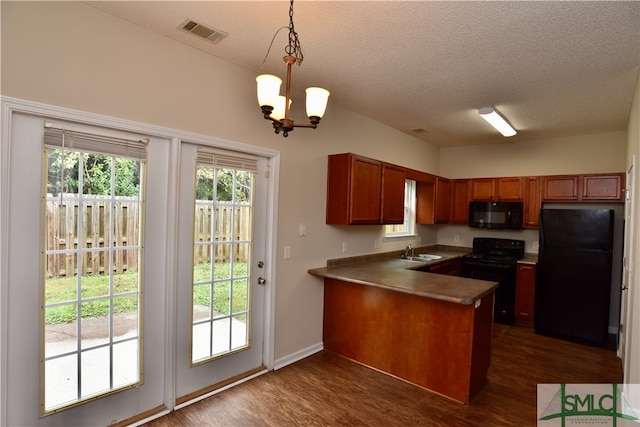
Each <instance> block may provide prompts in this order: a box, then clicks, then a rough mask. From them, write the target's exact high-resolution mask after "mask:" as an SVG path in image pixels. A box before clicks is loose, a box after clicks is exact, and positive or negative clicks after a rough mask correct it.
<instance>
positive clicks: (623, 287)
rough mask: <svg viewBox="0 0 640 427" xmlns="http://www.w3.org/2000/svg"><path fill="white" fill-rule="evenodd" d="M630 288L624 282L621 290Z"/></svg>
mask: <svg viewBox="0 0 640 427" xmlns="http://www.w3.org/2000/svg"><path fill="white" fill-rule="evenodd" d="M628 289H629V287H628V286H627V285H625V284H624V283H623V284H622V285H620V290H621V291H626V290H628Z"/></svg>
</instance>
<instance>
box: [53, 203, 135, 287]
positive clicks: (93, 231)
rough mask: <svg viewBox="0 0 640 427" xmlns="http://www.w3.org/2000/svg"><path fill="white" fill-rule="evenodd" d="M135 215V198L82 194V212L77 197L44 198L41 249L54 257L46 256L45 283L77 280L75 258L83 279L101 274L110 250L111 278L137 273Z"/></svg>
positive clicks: (106, 264)
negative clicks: (52, 279)
mask: <svg viewBox="0 0 640 427" xmlns="http://www.w3.org/2000/svg"><path fill="white" fill-rule="evenodd" d="M80 212H82V213H80ZM79 215H81V218H78V217H79ZM139 215H140V202H139V200H138V199H137V198H135V197H116V198H114V199H112V198H111V197H110V196H96V195H91V194H88V195H87V194H85V195H82V210H81V209H80V198H79V197H78V195H77V194H63V195H62V197H60V196H55V197H54V196H52V195H47V213H46V249H47V251H55V252H54V253H50V254H47V260H46V261H47V262H46V268H47V277H65V276H74V275H76V274H78V256H80V257H81V260H80V268H81V271H82V274H106V273H108V271H109V262H110V261H109V251H108V250H107V249H109V248H112V249H115V250H114V252H113V260H112V262H113V271H114V272H115V273H122V272H124V271H135V270H137V269H138V250H137V248H136V247H137V245H138V244H139V235H140V229H139ZM79 221H80V223H79ZM79 233H80V235H79ZM109 242H111V245H109ZM118 248H122V249H118Z"/></svg>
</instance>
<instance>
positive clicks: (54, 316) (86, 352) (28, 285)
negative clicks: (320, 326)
mask: <svg viewBox="0 0 640 427" xmlns="http://www.w3.org/2000/svg"><path fill="white" fill-rule="evenodd" d="M17 104H18V106H17V107H15V106H12V107H11V108H13V109H12V110H11V113H7V110H8V108H9V107H6V104H3V112H4V116H3V124H5V125H6V126H7V127H6V128H5V129H8V128H10V129H11V131H10V132H7V134H8V135H9V138H8V139H3V140H2V145H1V146H0V148H1V151H0V160H2V164H3V166H5V167H6V166H7V165H8V167H6V169H4V170H3V171H2V174H1V175H0V177H1V178H2V179H0V183H2V190H3V193H2V195H1V196H2V197H1V198H0V200H1V201H2V203H0V208H1V209H2V211H0V213H1V214H2V215H0V219H1V220H2V222H1V224H0V225H1V226H2V227H1V228H2V230H3V234H2V236H1V241H0V249H1V250H0V255H2V257H1V258H0V278H1V279H2V281H1V282H0V285H1V287H0V316H1V317H0V326H1V327H0V332H1V335H0V338H1V339H0V350H1V351H0V369H1V371H0V376H2V388H1V389H0V394H1V395H0V404H1V406H0V409H1V410H0V424H3V425H16V426H17V425H29V426H35V427H41V426H55V425H77V426H83V425H110V424H113V423H118V422H121V421H123V420H131V419H134V420H135V419H138V420H141V419H144V418H146V417H153V416H154V414H158V413H161V412H163V411H167V410H171V409H173V408H175V407H176V406H181V405H184V404H187V403H189V402H190V401H192V400H194V399H195V398H196V397H197V396H202V395H206V394H207V393H208V392H210V391H211V390H214V388H215V387H216V385H217V384H220V383H223V382H224V383H225V384H226V383H229V382H231V381H235V380H238V379H239V378H242V377H243V376H247V375H252V374H253V375H257V374H258V373H262V372H264V371H265V370H266V369H265V368H264V366H263V365H265V364H266V365H269V359H268V358H267V360H266V362H265V357H266V356H265V355H267V354H269V342H268V340H266V341H265V339H264V337H265V333H264V330H265V327H264V325H265V324H270V320H269V318H270V316H266V315H265V313H266V312H267V310H266V309H265V295H266V292H265V289H268V288H267V287H268V286H269V278H270V274H271V273H270V268H271V267H270V265H269V264H270V263H269V262H268V260H267V259H265V242H266V241H267V239H266V236H267V231H268V230H267V229H268V228H269V227H268V226H267V224H268V222H267V217H268V213H269V212H270V211H271V209H269V207H268V206H272V205H273V203H274V202H273V201H272V200H270V197H269V194H273V188H272V187H273V184H269V182H268V179H267V176H268V168H269V160H268V158H267V157H263V156H255V155H254V156H252V155H239V154H237V153H230V152H226V153H225V152H222V151H214V150H212V149H210V148H209V149H208V148H203V147H202V146H200V145H198V144H190V143H181V142H180V139H179V138H178V137H175V136H170V131H168V130H165V129H156V128H152V127H146V126H144V125H140V126H139V128H140V129H142V131H140V133H136V132H134V131H131V132H130V131H124V130H119V129H120V128H112V127H111V126H109V127H108V128H107V127H101V126H100V125H97V124H91V125H88V124H86V122H87V121H91V122H92V123H101V120H103V119H102V118H101V117H99V116H95V117H94V116H92V115H89V114H79V113H68V112H63V113H61V115H62V116H63V117H62V118H61V117H60V116H59V115H58V114H57V113H58V110H57V109H55V108H53V107H46V106H45V107H40V106H36V107H33V108H34V110H36V111H37V112H34V111H31V110H30V108H31V107H32V106H31V105H30V104H28V103H25V104H27V106H26V107H25V106H23V105H22V103H20V102H17ZM23 111H25V112H23ZM77 116H79V120H76V118H77ZM52 117H54V118H52ZM47 121H53V122H54V124H55V125H56V127H59V128H62V129H68V128H73V129H74V130H75V131H78V132H80V133H82V132H87V133H88V134H91V135H103V136H108V139H109V138H111V139H113V138H115V139H119V138H122V139H126V140H132V141H142V140H145V141H146V142H147V143H146V144H145V148H144V151H145V154H144V160H134V161H131V160H128V159H129V157H130V154H131V151H130V148H131V147H130V146H127V147H126V149H125V151H124V154H117V153H116V154H113V153H111V154H109V153H108V154H106V155H103V154H100V156H103V157H99V156H98V157H99V159H98V160H96V159H97V157H91V156H92V155H94V154H95V153H86V151H89V152H91V151H92V150H93V149H94V148H95V149H97V150H100V147H101V144H98V145H96V146H92V145H89V146H88V147H87V146H83V147H78V146H73V147H68V146H67V145H66V143H64V142H61V143H60V146H58V145H56V144H57V143H54V144H53V145H52V146H50V147H49V148H47V147H45V144H46V138H45V133H46V131H45V128H46V124H45V123H46V122H47ZM107 122H108V123H109V124H111V121H109V120H107ZM127 126H128V125H127ZM134 128H136V127H135V126H134ZM147 129H151V131H150V132H145V131H146V130H147ZM153 135H166V136H163V137H162V136H153ZM205 142H208V141H205ZM50 145H51V144H50ZM74 150H75V151H74ZM269 153H270V152H269ZM43 159H45V162H44V164H43ZM96 162H97V163H100V164H101V165H102V166H104V170H103V171H104V173H103V174H101V175H100V177H101V179H102V180H103V181H101V182H100V183H98V182H93V181H91V182H90V178H93V176H90V173H89V172H90V169H92V168H94V167H98V166H96ZM65 165H66V166H65ZM105 165H110V166H105ZM102 166H101V167H102ZM56 168H57V169H56ZM74 168H75V169H74ZM122 168H124V169H122ZM49 169H51V170H57V171H58V172H56V173H59V175H57V176H56V177H55V179H54V180H53V181H52V182H53V183H57V184H61V183H63V182H65V183H66V182H72V185H71V187H73V189H72V190H73V192H75V195H69V194H71V193H69V191H67V190H68V188H65V191H64V192H63V191H58V193H60V194H58V197H55V198H54V197H49V196H48V195H47V194H46V192H43V186H45V185H48V184H47V182H48V181H47V171H48V170H49ZM72 170H75V172H74V173H75V175H74V174H73V173H72V174H71V176H70V175H66V174H67V173H70V171H72ZM123 170H125V171H126V172H122V171H123ZM82 171H84V172H82ZM176 171H177V175H176V174H174V172H176ZM121 172H122V173H123V174H124V173H129V174H130V175H128V176H129V178H127V179H126V180H125V181H127V180H128V181H130V182H132V183H134V184H135V185H134V188H129V189H128V190H126V191H129V190H132V191H133V193H131V194H129V195H124V194H121V193H122V192H125V190H122V189H118V188H121V187H119V186H120V185H122V184H123V182H121V180H120V177H121V175H120V174H121ZM145 177H146V179H145ZM94 183H95V184H96V185H98V184H99V185H98V187H96V188H102V190H100V191H98V193H100V194H94V193H95V192H96V191H95V190H93V189H92V190H91V191H89V190H87V189H88V188H89V186H90V184H91V185H93V184H94ZM124 184H126V182H124ZM138 184H140V185H138ZM65 185H66V184H65ZM100 186H101V187H100ZM67 187H69V186H67ZM92 188H93V187H92ZM56 191H57V190H56ZM63 193H64V194H63ZM89 193H91V194H89ZM103 193H104V194H103ZM50 198H51V201H49V199H50ZM124 198H129V199H131V200H128V201H127V203H126V204H125V203H124V202H123V201H122V199H124ZM49 204H50V205H51V206H52V207H53V208H54V209H55V210H56V211H59V212H62V211H61V209H62V208H61V205H62V204H65V208H64V209H66V210H64V212H65V214H64V215H66V217H65V218H66V219H62V217H56V218H57V219H56V220H55V221H56V222H57V224H58V225H60V226H62V225H64V224H63V223H65V222H66V226H67V228H65V230H67V231H65V233H64V234H65V236H62V235H61V234H60V233H58V234H56V235H55V236H54V237H55V239H54V240H53V241H54V242H55V243H56V245H57V246H55V245H52V244H50V241H49V240H48V239H49V237H48V232H47V230H48V229H49V222H50V220H49V219H47V218H46V216H47V213H48V212H49V207H50V206H49ZM45 205H46V209H45V208H44V206H45ZM67 205H71V206H67ZM125 208H126V209H125ZM124 210H126V212H128V213H123V212H124ZM121 211H122V212H121ZM48 221H49V222H48ZM125 223H126V224H125ZM130 226H131V227H134V226H135V227H140V229H139V230H137V231H136V230H133V231H132V232H131V233H129V232H128V233H129V234H126V240H125V239H124V238H121V237H117V233H116V231H115V230H116V229H121V230H124V229H128V228H130ZM105 227H106V228H105ZM68 230H71V231H68ZM74 233H75V234H74ZM54 234H55V233H54ZM123 236H124V234H123ZM120 270H123V271H120ZM45 273H46V274H45ZM58 276H60V277H62V276H64V277H63V278H60V277H58ZM58 279H60V280H61V281H62V280H63V279H64V280H65V282H64V283H65V285H64V286H63V287H62V288H63V289H62V291H64V292H62V291H56V292H57V293H56V294H55V295H56V297H51V294H50V291H51V289H53V285H52V283H53V284H58V283H59V282H56V281H57V280H58ZM94 279H95V282H96V288H95V289H97V291H96V292H97V293H91V292H89V289H90V285H92V283H93V282H94ZM60 283H61V282H60ZM100 307H102V308H101V310H103V311H99V312H98V311H94V308H100ZM58 316H63V317H64V316H67V317H64V318H63V317H58ZM104 316H106V317H104ZM61 319H62V320H61ZM120 320H126V321H127V322H124V323H121V322H120ZM50 324H53V325H54V328H52V329H50V326H51V325H50ZM43 325H44V327H43ZM92 325H93V326H95V329H94V330H93V332H94V333H95V336H93V335H92V336H87V335H86V333H87V332H88V331H89V327H90V326H92ZM66 335H68V337H67V336H66ZM67 338H68V339H67ZM51 341H56V344H55V345H56V346H55V347H52V346H50V345H49V342H51ZM58 341H59V342H58ZM58 344H59V346H58ZM123 355H124V359H125V360H123V358H122V357H123ZM63 362H64V363H63ZM67 362H68V363H67ZM122 362H124V363H122ZM96 369H97V370H96ZM94 380H95V381H94Z"/></svg>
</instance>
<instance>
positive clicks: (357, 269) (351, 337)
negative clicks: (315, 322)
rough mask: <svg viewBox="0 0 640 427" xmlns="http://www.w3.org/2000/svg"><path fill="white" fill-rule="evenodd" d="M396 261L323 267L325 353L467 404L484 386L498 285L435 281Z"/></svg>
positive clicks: (447, 256) (453, 279)
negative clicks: (333, 354)
mask: <svg viewBox="0 0 640 427" xmlns="http://www.w3.org/2000/svg"><path fill="white" fill-rule="evenodd" d="M443 255H444V257H443V258H442V259H440V260H438V261H430V262H424V263H420V262H417V261H409V260H404V259H399V258H396V257H387V258H380V257H378V258H367V257H364V260H363V259H351V261H352V262H347V263H345V262H344V261H341V260H334V261H331V260H330V261H329V262H328V263H327V267H323V268H316V269H311V270H309V273H310V274H312V275H314V276H317V277H321V278H323V279H324V318H323V319H324V320H323V341H324V347H325V349H326V350H328V351H331V352H334V353H337V354H340V355H342V356H344V357H347V358H349V359H352V360H354V361H356V362H359V363H362V364H364V365H367V366H369V367H371V368H374V369H377V370H380V371H383V372H386V373H388V374H391V375H393V376H396V377H398V378H401V379H404V380H406V381H408V382H411V383H413V384H416V385H418V386H421V387H424V388H426V389H428V390H431V391H433V392H436V393H438V394H441V395H444V396H447V397H449V398H451V399H453V400H456V401H458V402H462V403H464V404H469V403H470V402H471V400H472V398H473V397H474V395H476V394H477V393H478V391H479V390H480V389H481V388H482V386H483V385H484V384H485V382H486V377H487V369H488V367H489V362H490V357H491V339H492V331H493V304H494V291H495V289H496V288H497V286H498V285H497V283H495V282H488V281H481V280H474V279H467V278H462V277H455V276H449V275H444V274H434V273H428V272H423V271H417V270H416V269H423V268H424V267H428V266H431V265H434V264H439V263H443V262H447V261H450V260H452V259H455V258H456V257H459V256H460V254H459V253H455V252H454V253H446V254H443Z"/></svg>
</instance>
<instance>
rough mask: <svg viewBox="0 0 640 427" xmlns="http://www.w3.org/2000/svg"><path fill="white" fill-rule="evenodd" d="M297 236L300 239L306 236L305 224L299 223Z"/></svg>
mask: <svg viewBox="0 0 640 427" xmlns="http://www.w3.org/2000/svg"><path fill="white" fill-rule="evenodd" d="M298 234H299V235H300V236H302V237H304V236H306V235H307V224H305V223H304V222H302V223H300V227H299V229H298Z"/></svg>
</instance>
